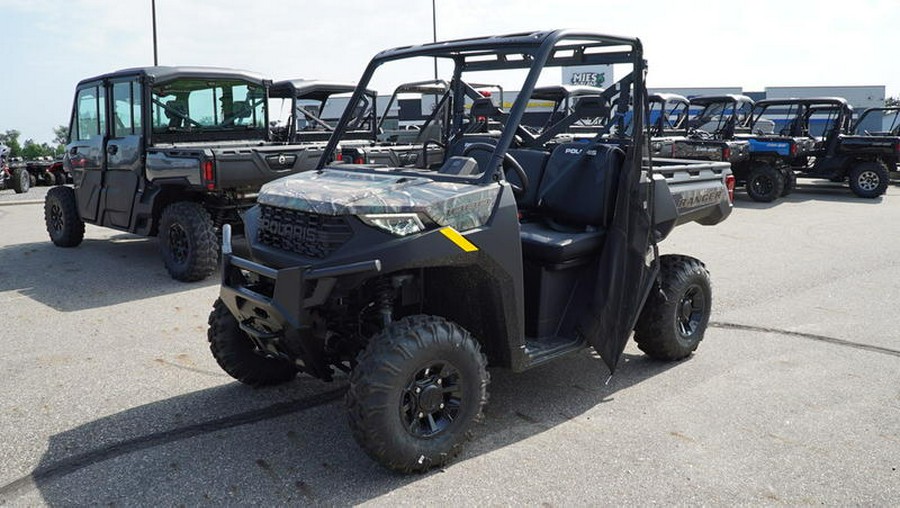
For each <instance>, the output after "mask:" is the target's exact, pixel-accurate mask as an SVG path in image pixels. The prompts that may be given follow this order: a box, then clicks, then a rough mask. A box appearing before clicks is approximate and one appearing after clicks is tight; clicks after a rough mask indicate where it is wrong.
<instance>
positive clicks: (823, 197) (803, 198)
mask: <svg viewBox="0 0 900 508" xmlns="http://www.w3.org/2000/svg"><path fill="white" fill-rule="evenodd" d="M883 200H884V196H879V197H877V198H874V199H868V198H861V197H858V196H857V195H855V194H853V192H851V191H850V187H848V186H847V184H841V183H832V182H827V181H821V182H820V181H804V180H803V179H800V180H799V182H798V184H797V189H796V190H794V192H792V193H791V194H789V195H787V196H785V197H782V198H778V199H776V200H775V201H772V202H771V203H760V202H758V201H753V200H752V199H750V197H749V196H748V195H747V193H746V192H744V191H743V189H739V190H738V191H736V192H735V194H734V206H735V207H737V208H750V209H757V210H765V209H769V208H774V207H776V206H778V205H780V204H782V203H804V202H807V201H824V202H831V203H849V204H858V205H878V204H881V202H882V201H883Z"/></svg>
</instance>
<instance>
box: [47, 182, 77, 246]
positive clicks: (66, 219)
mask: <svg viewBox="0 0 900 508" xmlns="http://www.w3.org/2000/svg"><path fill="white" fill-rule="evenodd" d="M44 224H46V226H47V233H49V234H50V240H51V241H52V242H53V244H54V245H56V246H57V247H75V246H77V245H79V244H80V243H81V241H82V240H83V239H84V221H82V220H81V216H80V215H78V201H77V200H76V198H75V191H74V190H73V189H72V188H71V187H53V188H52V189H50V190H48V191H47V197H46V198H45V199H44Z"/></svg>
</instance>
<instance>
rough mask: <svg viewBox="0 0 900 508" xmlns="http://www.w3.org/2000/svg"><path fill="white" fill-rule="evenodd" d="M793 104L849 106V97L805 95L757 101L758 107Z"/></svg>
mask: <svg viewBox="0 0 900 508" xmlns="http://www.w3.org/2000/svg"><path fill="white" fill-rule="evenodd" d="M792 104H803V105H805V106H812V105H827V104H831V105H836V106H849V104H848V103H847V99H844V98H843V97H803V98H790V99H762V100H760V101H757V102H756V105H757V107H762V106H788V105H792Z"/></svg>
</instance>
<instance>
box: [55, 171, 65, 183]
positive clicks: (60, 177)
mask: <svg viewBox="0 0 900 508" xmlns="http://www.w3.org/2000/svg"><path fill="white" fill-rule="evenodd" d="M53 184H54V185H65V184H66V176H65V175H64V174H62V173H53Z"/></svg>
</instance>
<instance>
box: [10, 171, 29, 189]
mask: <svg viewBox="0 0 900 508" xmlns="http://www.w3.org/2000/svg"><path fill="white" fill-rule="evenodd" d="M12 187H13V190H14V191H16V194H24V193H26V192H28V189H30V188H31V173H29V172H28V170H27V169H25V168H17V169H14V170H13V172H12Z"/></svg>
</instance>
